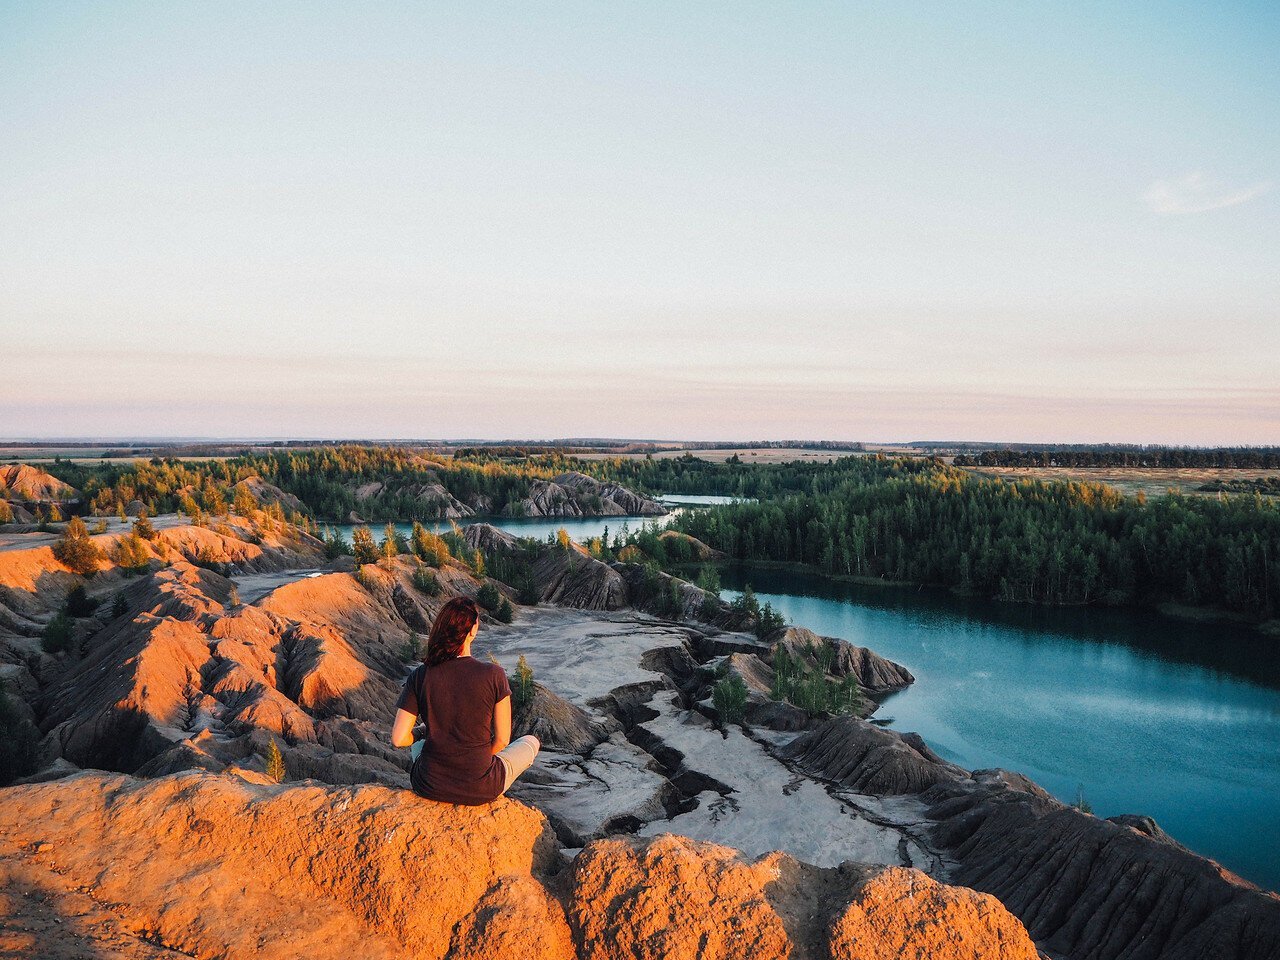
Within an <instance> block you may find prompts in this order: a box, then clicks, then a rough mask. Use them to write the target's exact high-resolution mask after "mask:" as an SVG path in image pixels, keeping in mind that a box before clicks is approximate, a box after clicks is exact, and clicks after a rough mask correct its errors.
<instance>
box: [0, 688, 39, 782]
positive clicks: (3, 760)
mask: <svg viewBox="0 0 1280 960" xmlns="http://www.w3.org/2000/svg"><path fill="white" fill-rule="evenodd" d="M39 744H40V731H38V730H37V729H36V728H35V726H34V725H33V724H32V723H31V721H29V720H28V719H27V718H26V717H24V716H23V715H22V713H21V712H20V711H19V710H18V708H17V707H16V706H14V705H13V703H11V702H10V700H9V693H8V691H7V690H6V689H5V688H4V685H3V684H0V787H6V786H8V785H9V784H11V783H13V781H14V780H16V779H18V778H19V777H25V776H27V775H28V774H32V773H35V770H36V763H37V761H38V758H39Z"/></svg>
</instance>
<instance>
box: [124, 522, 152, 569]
mask: <svg viewBox="0 0 1280 960" xmlns="http://www.w3.org/2000/svg"><path fill="white" fill-rule="evenodd" d="M150 562H151V551H150V550H148V549H147V543H146V541H145V540H143V539H142V537H141V536H139V535H138V529H137V526H136V525H135V526H134V529H132V530H130V531H129V532H128V533H127V534H125V535H124V536H123V537H121V538H120V539H119V540H117V541H116V563H117V565H119V566H120V567H122V568H123V569H124V570H125V571H126V572H128V573H137V572H140V571H143V570H146V568H147V564H148V563H150Z"/></svg>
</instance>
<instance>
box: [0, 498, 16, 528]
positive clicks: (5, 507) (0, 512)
mask: <svg viewBox="0 0 1280 960" xmlns="http://www.w3.org/2000/svg"><path fill="white" fill-rule="evenodd" d="M0 523H13V507H11V506H9V501H8V500H0Z"/></svg>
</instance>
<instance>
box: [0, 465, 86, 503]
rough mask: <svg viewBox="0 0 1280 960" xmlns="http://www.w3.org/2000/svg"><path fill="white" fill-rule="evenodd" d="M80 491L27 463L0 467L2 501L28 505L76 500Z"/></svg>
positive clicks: (0, 494)
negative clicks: (14, 501) (21, 501)
mask: <svg viewBox="0 0 1280 960" xmlns="http://www.w3.org/2000/svg"><path fill="white" fill-rule="evenodd" d="M79 497H80V491H79V490H77V489H76V488H75V487H73V486H71V485H70V484H69V483H63V482H62V481H61V480H59V479H58V478H57V477H55V476H53V475H52V474H48V473H45V472H44V471H43V470H40V469H38V468H36V467H31V466H28V465H27V464H25V463H19V464H14V465H12V466H4V467H0V499H3V500H25V501H26V502H28V503H40V502H45V503H48V502H50V501H62V500H76V499H79Z"/></svg>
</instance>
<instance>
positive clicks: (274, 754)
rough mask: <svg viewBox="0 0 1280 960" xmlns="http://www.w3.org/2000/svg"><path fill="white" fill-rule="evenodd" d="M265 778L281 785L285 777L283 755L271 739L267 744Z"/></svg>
mask: <svg viewBox="0 0 1280 960" xmlns="http://www.w3.org/2000/svg"><path fill="white" fill-rule="evenodd" d="M266 759H267V776H268V777H270V778H271V779H272V780H274V781H275V782H276V783H283V782H284V778H285V776H286V770H285V765H284V754H282V753H281V752H280V744H278V743H276V738H275V737H272V738H271V742H270V743H268V744H267V758H266Z"/></svg>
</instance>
